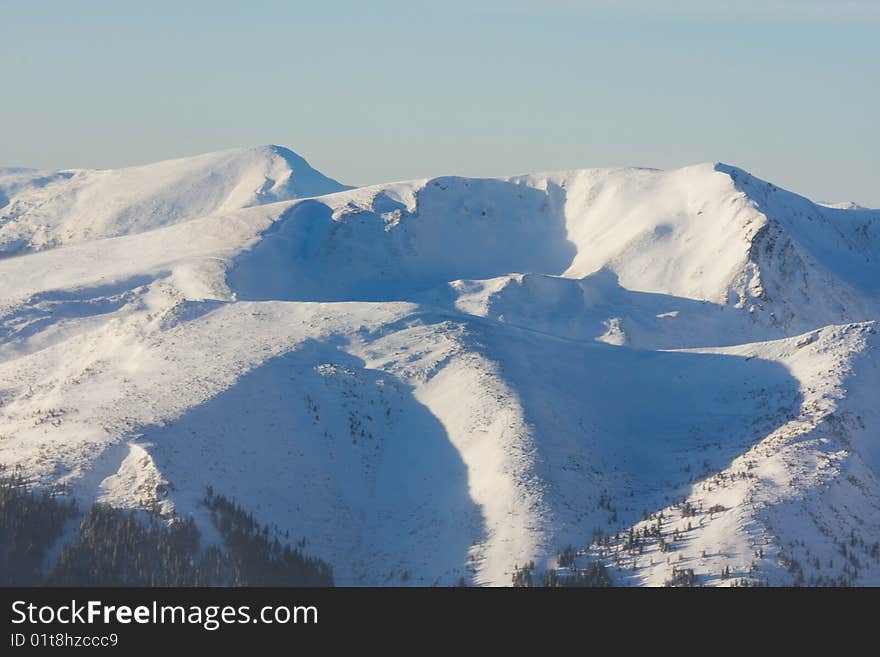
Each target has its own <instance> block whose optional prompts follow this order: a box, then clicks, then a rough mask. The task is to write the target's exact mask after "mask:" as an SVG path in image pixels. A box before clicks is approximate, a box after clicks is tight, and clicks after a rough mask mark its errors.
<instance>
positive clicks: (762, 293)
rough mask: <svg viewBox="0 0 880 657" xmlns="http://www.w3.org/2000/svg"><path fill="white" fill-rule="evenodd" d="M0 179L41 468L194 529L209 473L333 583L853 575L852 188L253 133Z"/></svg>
mask: <svg viewBox="0 0 880 657" xmlns="http://www.w3.org/2000/svg"><path fill="white" fill-rule="evenodd" d="M0 193H2V196H0V206H2V207H0V245H2V246H0V248H2V249H3V250H4V251H5V253H6V257H5V258H3V259H0V295H2V296H0V401H2V404H0V462H2V463H3V464H5V465H6V466H7V467H10V468H12V467H15V466H21V468H22V469H23V471H24V472H25V473H26V474H27V475H28V476H29V477H31V478H32V479H33V480H34V481H36V482H38V483H41V484H43V485H49V484H59V483H60V484H64V485H67V486H69V487H70V488H71V489H72V490H73V491H74V492H75V494H76V495H77V497H78V498H80V499H81V500H83V501H95V500H97V501H102V502H107V503H109V504H112V505H114V506H118V507H123V508H142V507H145V506H148V507H150V508H159V509H161V510H162V512H163V513H164V514H166V515H168V516H169V517H170V516H171V515H172V514H177V515H179V516H185V517H192V518H193V519H194V520H195V522H196V523H197V525H198V526H199V527H200V528H202V529H203V530H204V531H205V532H206V533H207V535H210V531H211V522H210V518H209V517H208V515H207V513H208V512H207V510H206V509H205V508H204V506H203V504H201V500H203V498H204V491H205V490H206V488H207V487H208V486H210V487H212V488H213V489H214V490H216V491H217V492H218V494H222V495H224V496H226V497H228V498H230V499H235V500H237V501H238V502H239V503H240V504H242V506H244V507H245V508H247V509H249V510H251V511H253V513H254V515H255V517H256V518H257V520H258V521H259V522H260V523H261V524H268V525H273V526H276V527H278V528H279V530H280V531H281V532H283V533H286V534H287V535H289V536H290V537H291V538H290V540H291V541H293V540H296V539H298V538H300V537H308V541H307V543H306V547H305V548H304V549H305V551H306V553H307V554H312V555H314V556H317V557H320V558H321V559H324V560H325V561H328V562H329V563H331V564H332V565H333V567H334V577H335V580H336V582H337V583H341V584H390V585H395V584H434V583H438V584H452V583H455V582H458V581H460V580H461V579H462V578H464V580H465V581H466V582H469V583H476V584H490V585H507V584H509V583H510V582H511V577H512V574H513V572H514V570H515V567H516V566H517V565H522V564H525V563H528V562H530V561H534V562H535V564H536V569H538V570H539V571H543V570H554V572H556V573H557V574H559V576H560V577H563V578H564V577H565V576H566V573H568V574H570V573H571V569H572V567H583V566H585V565H586V564H587V563H595V562H596V561H602V562H603V563H604V564H605V565H606V566H607V567H608V569H609V573H610V575H611V578H612V580H613V581H614V582H615V583H616V584H634V585H645V584H647V585H659V584H663V583H665V582H667V581H682V578H681V577H680V573H681V572H682V571H683V570H692V571H693V575H694V577H695V579H696V582H697V583H704V584H710V585H726V584H731V583H734V582H743V581H747V582H752V583H763V582H769V583H776V584H779V583H795V582H803V583H815V584H829V583H856V584H880V546H878V547H877V548H876V549H875V548H874V541H876V537H877V536H880V482H878V476H880V447H878V445H880V429H878V427H880V416H878V409H877V404H876V398H877V394H878V392H880V369H878V362H877V336H876V327H875V320H876V319H877V318H878V317H880V310H878V304H880V287H878V285H880V283H878V281H880V211H876V210H867V209H864V208H859V207H857V206H855V207H850V206H843V207H830V206H823V205H817V204H814V203H812V202H811V201H809V200H807V199H805V198H803V197H800V196H798V195H796V194H792V193H790V192H787V191H785V190H781V189H779V188H777V187H775V186H774V185H772V184H770V183H766V182H764V181H761V180H759V179H757V178H754V177H753V176H751V175H750V174H748V173H746V172H744V171H742V170H740V169H736V168H735V167H730V166H727V165H723V164H715V165H698V166H694V167H688V168H684V169H679V170H675V171H656V170H646V169H613V170H610V169H608V170H605V169H603V170H600V169H591V170H579V171H570V172H560V173H550V174H535V175H528V176H518V177H513V178H505V179H467V178H458V177H445V178H436V179H430V180H415V181H408V182H401V183H393V184H387V185H376V186H371V187H364V188H358V189H349V188H345V187H343V186H342V185H340V184H339V183H336V182H335V181H333V180H332V179H330V178H327V177H325V176H323V175H322V174H320V173H318V172H317V171H315V170H313V169H311V168H310V167H309V166H308V164H307V163H306V162H305V160H302V158H300V157H299V156H297V155H295V154H293V153H292V152H290V151H288V150H286V149H281V148H279V147H264V148H257V149H246V150H238V151H227V152H224V153H216V154H210V155H205V156H200V157H196V158H187V159H185V160H175V161H170V162H163V163H158V164H155V165H149V166H146V167H135V168H132V169H124V170H119V171H107V172H79V171H77V172H56V173H41V174H37V173H34V172H29V171H21V170H14V171H13V170H5V171H3V172H0ZM872 537H873V538H872ZM844 544H845V547H844V548H841V545H844ZM569 545H570V546H573V547H574V548H575V550H574V557H571V553H566V554H568V556H566V557H565V558H564V559H563V561H564V563H563V564H561V565H560V563H559V559H558V558H557V557H556V555H557V553H559V552H560V551H561V550H563V549H564V548H565V547H566V546H569ZM842 549H845V550H846V554H845V556H842V555H841V550H842ZM673 569H675V573H674V572H673ZM684 579H688V578H684Z"/></svg>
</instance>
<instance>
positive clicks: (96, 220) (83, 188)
mask: <svg viewBox="0 0 880 657" xmlns="http://www.w3.org/2000/svg"><path fill="white" fill-rule="evenodd" d="M343 189H347V187H345V186H344V185H342V184H340V183H338V182H336V181H335V180H333V179H331V178H328V177H327V176H325V175H323V174H322V173H320V172H318V171H316V170H315V169H313V168H312V167H311V166H310V165H309V164H308V162H306V160H305V159H303V158H302V157H300V156H299V155H297V154H296V153H294V152H293V151H291V150H289V149H287V148H283V147H281V146H259V147H255V148H237V149H232V150H227V151H221V152H218V153H208V154H206V155H199V156H196V157H186V158H181V159H176V160H167V161H164V162H158V163H155V164H148V165H143V166H134V167H127V168H124V169H109V170H90V169H75V170H68V171H32V170H9V169H7V170H0V199H3V201H4V202H3V203H0V253H6V254H10V253H15V252H19V251H22V250H41V249H46V248H53V247H57V246H62V245H65V244H74V243H77V242H82V241H85V240H90V239H100V238H104V237H115V236H118V235H129V234H132V233H138V232H143V231H147V230H152V229H155V228H159V227H161V226H167V225H169V224H173V223H177V222H180V221H186V220H188V219H193V218H195V217H200V216H204V215H208V214H213V213H216V212H228V211H231V210H236V209H239V208H245V207H250V206H253V205H262V204H265V203H273V202H276V201H285V200H289V199H294V198H303V197H307V196H319V195H322V194H329V193H332V192H337V191H341V190H343Z"/></svg>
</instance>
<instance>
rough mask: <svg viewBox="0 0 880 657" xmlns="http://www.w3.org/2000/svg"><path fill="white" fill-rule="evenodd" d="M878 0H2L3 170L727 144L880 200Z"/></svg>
mask: <svg viewBox="0 0 880 657" xmlns="http://www.w3.org/2000/svg"><path fill="white" fill-rule="evenodd" d="M878 31H880V2H877V1H876V0H872V1H870V2H862V1H858V0H850V1H846V0H844V1H839V2H816V1H812V0H765V1H764V2H758V1H750V0H744V1H743V0H741V1H737V2H715V1H713V0H702V1H695V0H694V1H687V0H685V1H679V2H674V1H668V2H651V1H649V0H641V1H639V0H631V1H628V0H618V1H617V2H612V1H610V0H609V1H604V2H603V1H590V0H544V1H533V0H509V1H508V2H502V1H500V0H470V1H468V2H465V1H463V0H451V1H448V2H436V3H431V4H430V5H429V4H426V3H417V2H404V1H402V0H373V1H372V2H333V1H324V2H310V3H299V2H280V1H268V0H252V1H250V2H247V3H245V2H230V1H226V0H214V1H213V2H204V1H187V2H183V1H181V0H177V1H175V2H167V1H165V0H152V1H151V2H138V3H133V2H126V1H124V0H117V1H116V2H106V1H103V0H91V1H85V0H84V1H83V2H76V3H73V2H65V1H61V0H59V1H54V2H53V1H50V0H42V1H36V0H34V1H28V0H18V1H9V0H0V61H2V68H0V71H2V80H3V92H2V93H3V96H2V102H0V165H21V166H38V167H75V166H81V167H113V166H121V165H126V164H135V163H141V162H149V161H153V160H159V159H166V158H169V157H175V156H183V155H190V154H195V153H200V152H205V151H211V150H219V149H222V148H228V147H233V146H243V145H255V144H263V143H277V144H282V145H285V146H289V147H291V148H292V149H294V150H295V151H297V152H299V153H301V154H302V155H304V156H305V157H307V158H308V159H309V160H310V161H311V162H312V163H313V164H314V165H315V166H317V167H318V168H320V169H322V170H324V171H325V172H326V173H328V174H329V175H332V176H334V177H337V178H339V179H341V180H343V181H345V182H349V183H355V184H362V183H370V182H380V181H385V180H395V179H404V178H413V177H421V176H429V175H440V174H450V173H457V174H462V175H476V176H481V175H485V176H491V175H505V174H515V173H522V172H527V171H541V170H553V169H568V168H578V167H592V166H619V165H634V166H654V167H664V168H665V167H673V166H679V165H685V164H692V163H696V162H705V161H716V160H720V161H725V162H728V163H732V164H736V165H739V166H742V167H744V168H746V169H749V170H751V171H752V172H753V173H755V174H756V175H758V176H760V177H763V178H766V179H769V180H772V181H773V182H775V183H777V184H779V185H782V186H784V187H787V188H789V189H793V190H794V191H798V192H800V193H803V194H806V195H808V196H811V197H813V198H817V199H825V200H843V199H852V200H856V201H858V202H861V203H864V204H867V205H871V206H873V207H880V185H878V176H877V166H876V161H877V155H878V153H880V131H878V124H877V116H878V114H880V39H878V38H877V34H878Z"/></svg>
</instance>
